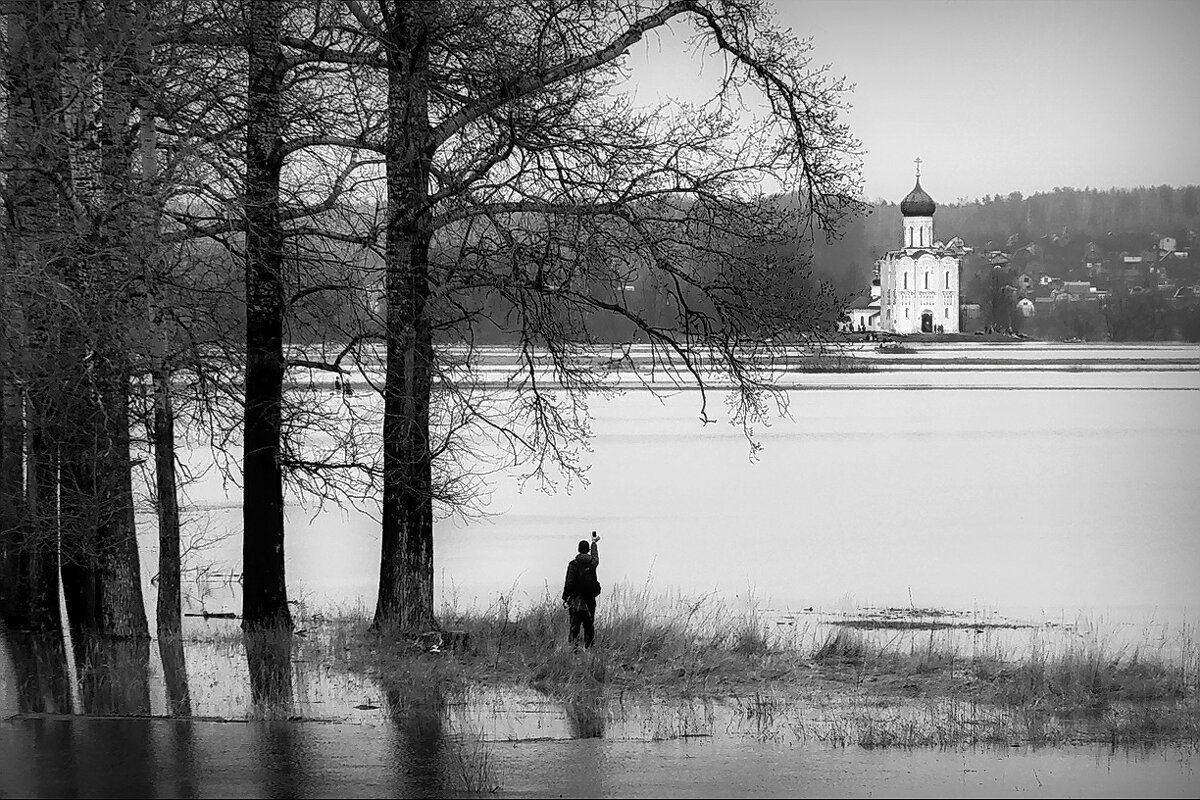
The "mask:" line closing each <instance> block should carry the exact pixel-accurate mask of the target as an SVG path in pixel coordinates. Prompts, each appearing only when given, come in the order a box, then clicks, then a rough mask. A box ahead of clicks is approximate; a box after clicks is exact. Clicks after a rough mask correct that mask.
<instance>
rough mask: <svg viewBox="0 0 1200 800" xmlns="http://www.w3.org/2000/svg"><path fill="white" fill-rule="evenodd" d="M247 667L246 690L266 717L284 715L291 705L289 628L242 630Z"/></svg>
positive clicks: (290, 642)
mask: <svg viewBox="0 0 1200 800" xmlns="http://www.w3.org/2000/svg"><path fill="white" fill-rule="evenodd" d="M243 639H244V641H245V644H246V662H247V664H248V665H249V667H250V694H251V698H252V699H253V702H254V705H255V707H256V708H258V709H259V710H261V711H262V712H263V713H264V715H266V716H269V717H288V716H290V715H291V709H292V632H291V631H290V630H288V629H286V628H279V629H263V628H259V629H254V630H247V631H244V632H243Z"/></svg>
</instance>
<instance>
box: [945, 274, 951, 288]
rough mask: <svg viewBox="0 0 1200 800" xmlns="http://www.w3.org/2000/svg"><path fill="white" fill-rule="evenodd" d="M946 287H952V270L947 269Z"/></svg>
mask: <svg viewBox="0 0 1200 800" xmlns="http://www.w3.org/2000/svg"><path fill="white" fill-rule="evenodd" d="M946 288H947V289H949V288H950V270H946Z"/></svg>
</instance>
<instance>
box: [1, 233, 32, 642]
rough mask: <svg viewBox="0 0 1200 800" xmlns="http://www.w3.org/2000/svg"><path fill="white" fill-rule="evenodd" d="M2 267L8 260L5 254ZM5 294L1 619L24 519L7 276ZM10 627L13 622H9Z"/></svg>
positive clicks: (21, 429)
mask: <svg viewBox="0 0 1200 800" xmlns="http://www.w3.org/2000/svg"><path fill="white" fill-rule="evenodd" d="M4 261H5V265H6V266H7V264H8V261H9V259H8V258H7V254H5V258H4ZM0 279H2V280H3V283H4V285H3V286H0V292H3V293H4V295H5V296H4V298H3V305H2V306H0V313H2V314H3V317H4V318H3V319H2V320H0V618H5V619H7V618H8V617H9V615H10V614H11V612H12V611H13V609H14V608H15V604H16V602H17V601H18V593H17V591H16V587H17V584H18V582H19V580H20V575H21V572H20V569H19V561H20V553H21V546H22V540H23V539H24V536H23V532H24V528H25V520H23V519H22V517H23V512H24V509H25V502H26V501H25V479H24V476H23V474H22V471H23V469H24V462H25V446H24V441H25V414H24V409H23V407H22V403H21V389H20V383H19V376H18V373H17V370H16V369H15V366H16V359H17V353H18V349H19V348H18V346H17V345H16V342H15V338H16V337H15V336H14V335H13V334H14V331H13V330H11V329H10V324H9V323H10V321H11V320H12V319H13V317H14V316H15V315H14V313H13V306H12V304H10V303H9V302H8V297H7V291H6V287H8V286H10V285H11V280H10V276H8V275H3V276H2V278H0ZM9 627H12V620H11V619H9Z"/></svg>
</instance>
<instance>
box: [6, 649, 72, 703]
mask: <svg viewBox="0 0 1200 800" xmlns="http://www.w3.org/2000/svg"><path fill="white" fill-rule="evenodd" d="M4 638H5V641H6V642H7V643H8V647H9V652H10V653H11V655H12V661H13V669H14V671H15V672H16V675H15V678H16V689H17V707H18V708H19V709H20V711H21V713H23V714H69V713H71V680H70V675H69V674H68V672H67V654H66V648H64V646H63V640H62V636H61V635H55V634H34V633H15V632H8V633H5V634H4Z"/></svg>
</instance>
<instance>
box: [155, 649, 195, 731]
mask: <svg viewBox="0 0 1200 800" xmlns="http://www.w3.org/2000/svg"><path fill="white" fill-rule="evenodd" d="M158 652H159V655H160V656H161V657H162V665H163V678H164V679H165V681H166V684H167V713H168V714H170V715H171V716H173V717H190V716H191V715H192V695H191V691H190V689H189V687H188V677H187V664H186V663H185V661H184V658H183V639H181V638H180V637H179V636H175V635H170V634H163V633H162V632H161V629H160V632H159V637H158Z"/></svg>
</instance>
